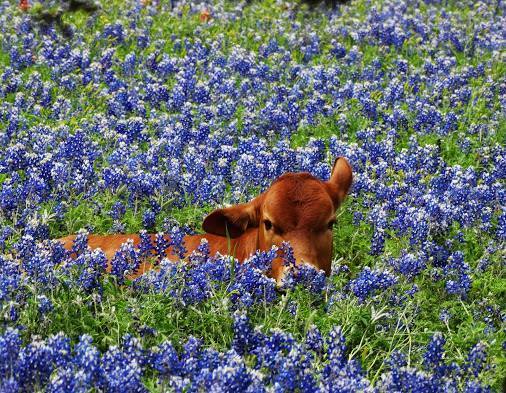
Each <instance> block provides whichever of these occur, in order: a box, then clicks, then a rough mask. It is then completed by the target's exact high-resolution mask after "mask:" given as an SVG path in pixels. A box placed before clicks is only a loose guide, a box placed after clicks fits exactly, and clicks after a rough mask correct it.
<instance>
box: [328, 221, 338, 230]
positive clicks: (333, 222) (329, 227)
mask: <svg viewBox="0 0 506 393" xmlns="http://www.w3.org/2000/svg"><path fill="white" fill-rule="evenodd" d="M335 223H336V222H335V221H330V222H329V223H328V224H327V228H328V229H330V230H332V229H333V228H334V224H335Z"/></svg>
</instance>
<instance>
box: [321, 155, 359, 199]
mask: <svg viewBox="0 0 506 393" xmlns="http://www.w3.org/2000/svg"><path fill="white" fill-rule="evenodd" d="M352 181H353V172H352V169H351V165H350V163H349V162H348V160H347V159H346V158H344V157H338V158H337V159H336V160H335V161H334V167H333V168H332V174H331V175H330V179H329V181H328V182H327V183H326V186H327V191H328V193H329V195H330V196H331V198H332V200H333V202H334V206H335V207H336V208H337V207H338V206H339V205H340V204H341V203H342V202H343V201H344V198H345V197H346V195H348V192H349V191H350V187H351V183H352Z"/></svg>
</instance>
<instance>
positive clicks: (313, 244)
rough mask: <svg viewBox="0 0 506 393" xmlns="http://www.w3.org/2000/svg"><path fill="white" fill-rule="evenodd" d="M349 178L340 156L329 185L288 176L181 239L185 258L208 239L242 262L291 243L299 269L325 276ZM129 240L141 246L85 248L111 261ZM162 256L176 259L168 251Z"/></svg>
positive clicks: (118, 240) (276, 266)
mask: <svg viewBox="0 0 506 393" xmlns="http://www.w3.org/2000/svg"><path fill="white" fill-rule="evenodd" d="M352 178H353V176H352V170H351V166H350V164H349V163H348V161H347V160H346V159H345V158H343V157H340V158H338V159H337V160H336V161H335V163H334V167H333V169H332V175H331V177H330V180H329V181H327V182H323V181H321V180H319V179H317V178H315V177H314V176H312V175H310V174H309V173H286V174H284V175H282V176H280V177H279V178H278V179H276V180H275V181H274V182H273V183H272V185H271V186H270V187H269V189H267V190H266V191H265V192H264V193H262V194H260V195H259V196H258V197H256V198H254V199H253V200H251V201H250V202H247V203H241V204H239V205H235V206H231V207H227V208H224V209H218V210H215V211H213V212H212V213H211V214H209V215H208V216H207V217H206V218H205V219H204V223H203V225H202V227H203V229H204V231H205V232H206V233H205V234H203V235H193V236H186V237H185V238H184V246H185V248H186V250H187V254H189V253H191V252H192V251H194V250H195V249H196V248H197V247H198V246H199V245H200V243H201V240H202V239H207V241H208V242H209V248H210V251H211V255H214V254H215V253H216V252H220V253H221V254H233V255H234V256H235V257H236V258H237V259H238V260H239V261H241V262H242V261H244V260H245V259H247V258H249V257H250V256H251V255H252V254H254V253H255V251H256V250H262V251H267V250H269V249H271V247H272V246H274V245H276V246H279V245H280V244H281V243H282V242H284V241H289V242H290V244H291V246H292V248H293V252H294V256H295V259H296V261H297V263H298V264H301V263H306V264H309V265H312V266H314V267H316V268H318V269H321V270H324V271H325V273H326V274H327V275H328V274H330V269H331V266H330V265H331V260H332V227H333V225H334V222H335V212H336V209H337V208H338V207H339V205H340V204H341V203H342V202H343V200H344V198H345V197H346V195H347V194H348V191H349V189H350V186H351V182H352ZM227 233H228V236H229V238H227ZM152 236H153V235H152ZM74 239H75V235H73V236H67V237H65V238H62V239H59V240H60V241H62V242H63V243H64V245H65V248H67V249H68V250H70V249H71V247H72V242H73V241H74ZM128 239H132V240H133V242H134V245H138V244H139V243H140V238H139V236H138V235H90V236H89V240H88V245H89V246H90V247H91V248H92V249H95V248H101V249H102V250H103V251H104V252H105V254H106V256H107V258H108V260H109V261H110V260H111V259H112V257H113V256H114V254H115V252H116V251H117V250H118V249H119V247H120V246H121V244H123V243H124V242H126V241H127V240H128ZM166 254H167V257H168V258H170V259H175V256H173V255H171V253H170V249H168V250H167V251H166ZM149 269H151V265H150V264H149V263H147V262H146V263H144V264H143V265H142V266H141V267H140V268H139V270H138V271H137V272H136V273H135V274H134V275H132V276H131V277H130V278H134V277H137V276H139V275H141V274H142V273H144V272H145V271H146V270H149ZM270 275H271V277H273V278H275V279H276V280H277V281H278V282H280V280H281V279H282V277H283V263H282V258H277V259H275V260H274V262H273V266H272V269H271V273H270Z"/></svg>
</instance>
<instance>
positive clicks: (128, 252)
mask: <svg viewBox="0 0 506 393" xmlns="http://www.w3.org/2000/svg"><path fill="white" fill-rule="evenodd" d="M140 263H141V260H140V254H139V250H138V249H136V248H135V247H134V245H133V241H132V240H131V239H129V240H127V242H125V243H123V244H122V245H121V247H120V248H119V250H118V251H116V254H114V257H113V258H112V260H111V275H113V276H114V277H115V278H116V280H117V282H118V284H120V285H122V284H124V283H125V278H126V276H127V275H128V274H132V273H134V272H135V271H137V269H138V268H139V266H140Z"/></svg>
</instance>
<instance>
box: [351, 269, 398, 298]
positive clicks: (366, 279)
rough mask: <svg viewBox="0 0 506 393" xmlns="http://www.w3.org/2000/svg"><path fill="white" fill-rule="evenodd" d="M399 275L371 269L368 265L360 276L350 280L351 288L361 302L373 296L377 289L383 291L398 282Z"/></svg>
mask: <svg viewBox="0 0 506 393" xmlns="http://www.w3.org/2000/svg"><path fill="white" fill-rule="evenodd" d="M397 281H398V280H397V277H396V276H394V275H393V274H392V273H390V272H388V271H382V270H378V269H375V270H371V268H369V267H368V266H366V267H365V268H364V269H363V270H362V271H361V272H360V273H359V275H358V277H357V278H356V279H354V280H351V281H350V282H349V284H348V285H349V288H350V290H351V291H352V292H353V293H354V294H355V296H357V297H358V298H359V299H360V301H361V302H364V301H365V300H366V299H367V298H368V297H370V296H373V295H375V294H376V293H377V291H383V290H385V289H387V288H390V287H391V286H393V285H395V284H397Z"/></svg>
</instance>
